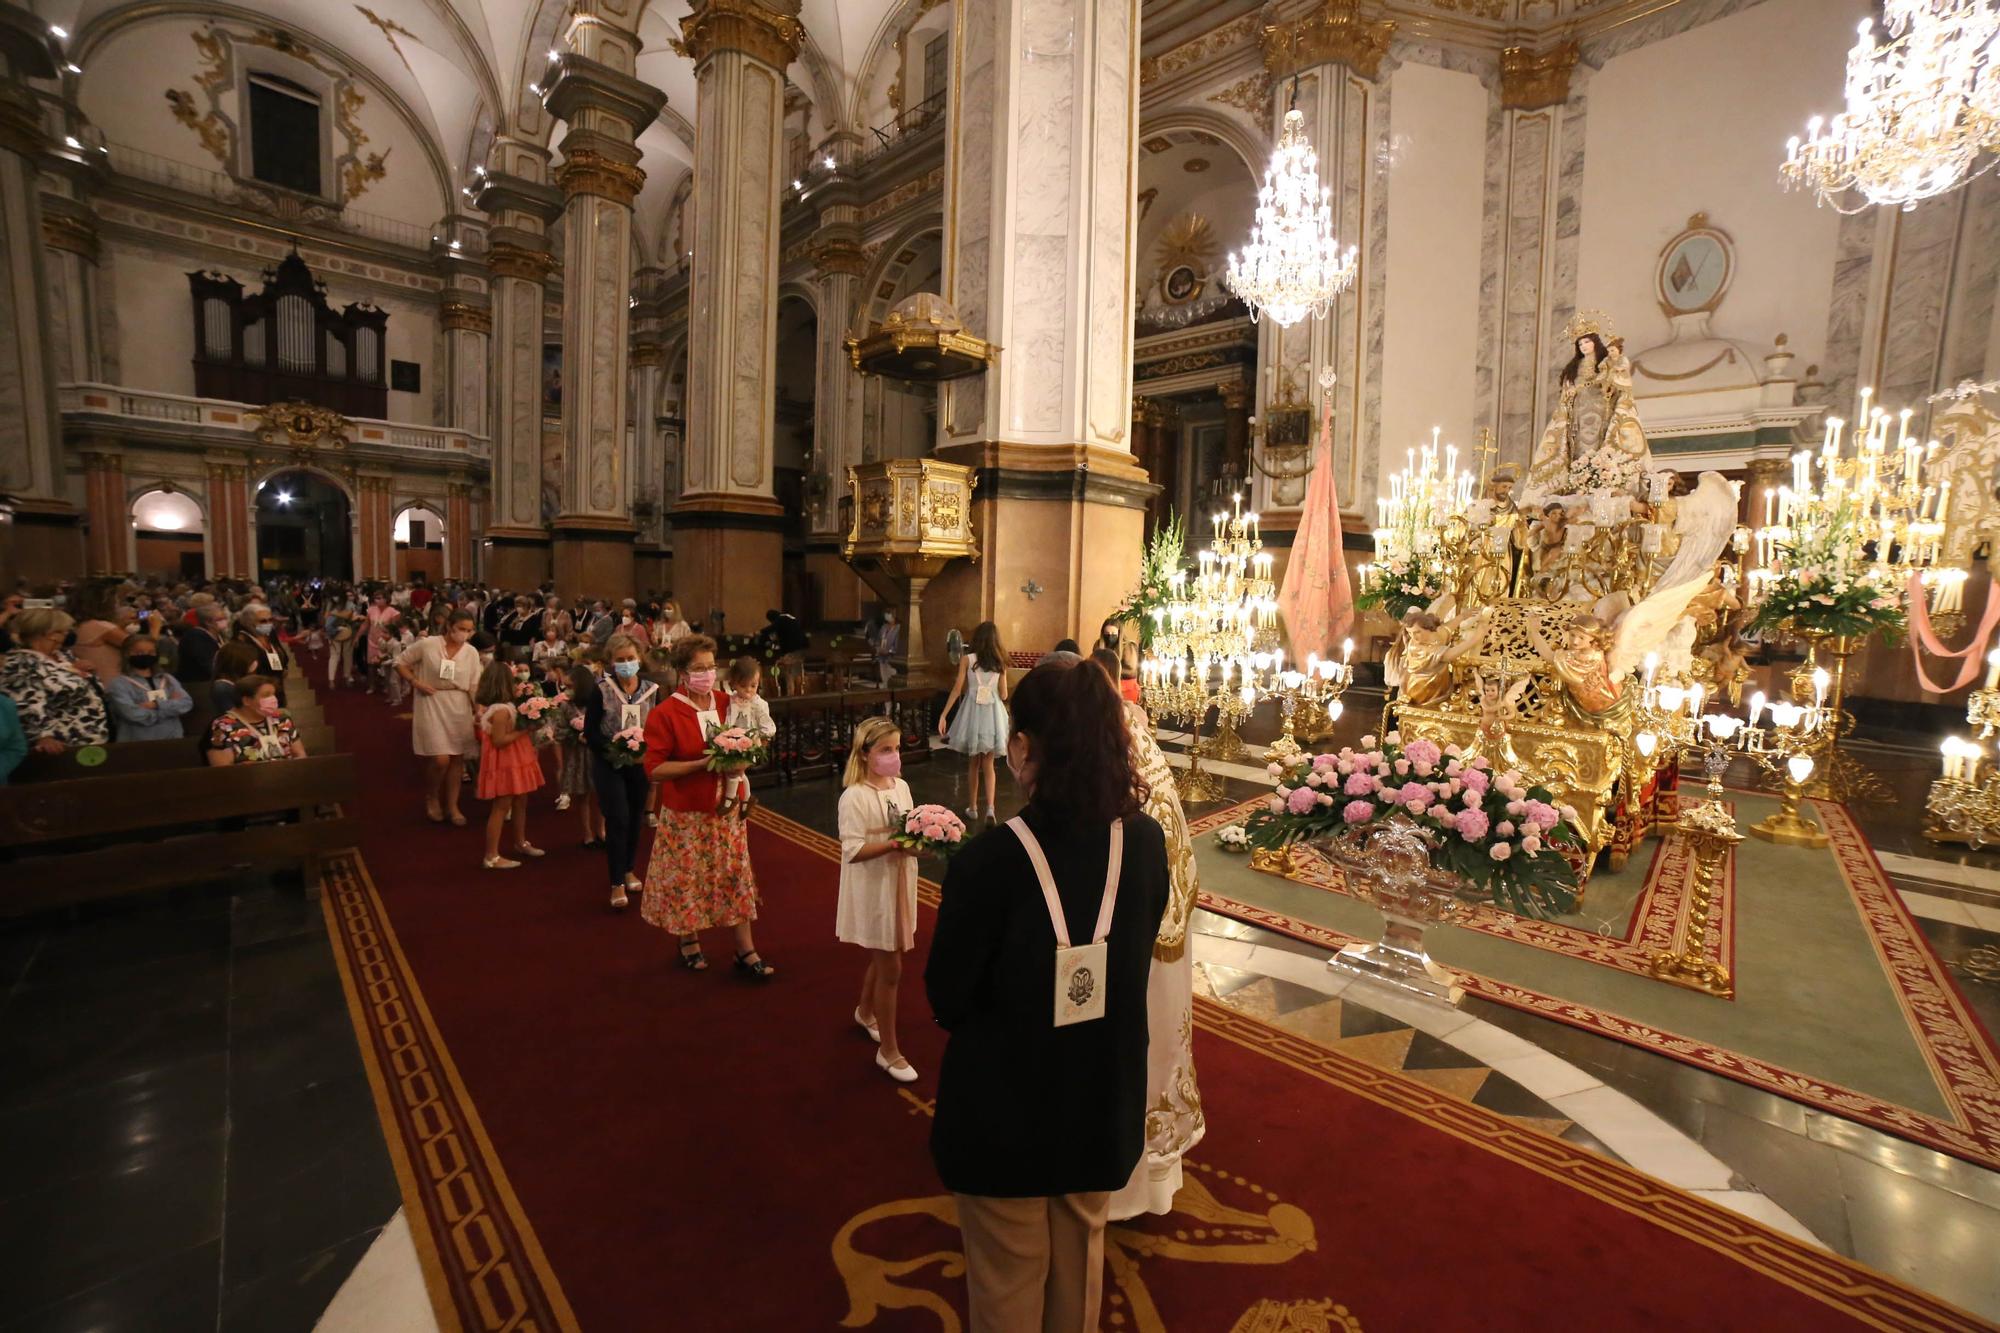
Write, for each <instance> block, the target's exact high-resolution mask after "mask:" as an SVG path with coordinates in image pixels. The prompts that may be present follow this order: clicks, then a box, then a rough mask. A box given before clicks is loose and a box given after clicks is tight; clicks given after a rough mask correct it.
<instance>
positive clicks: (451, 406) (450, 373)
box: [433, 217, 493, 435]
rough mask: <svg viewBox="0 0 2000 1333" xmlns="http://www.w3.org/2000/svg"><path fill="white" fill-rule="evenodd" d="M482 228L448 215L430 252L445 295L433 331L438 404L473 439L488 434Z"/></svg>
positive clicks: (488, 299) (488, 306)
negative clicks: (438, 353) (439, 362)
mask: <svg viewBox="0 0 2000 1333" xmlns="http://www.w3.org/2000/svg"><path fill="white" fill-rule="evenodd" d="M485 244H486V228H485V226H484V225H482V224H481V223H478V222H475V221H473V220H472V219H471V218H465V217H449V218H446V219H445V223H444V239H443V240H442V241H441V242H439V243H438V245H437V246H436V247H435V248H434V251H433V253H435V254H436V256H437V259H438V267H439V268H440V270H441V271H442V272H443V273H444V295H443V297H442V299H441V300H440V301H439V303H438V329H439V332H440V334H441V336H442V340H443V342H444V376H445V379H444V383H443V384H442V385H439V386H438V388H437V391H436V393H437V400H438V403H439V406H441V407H442V409H443V411H442V412H441V413H440V414H439V415H440V416H442V418H443V419H444V421H445V423H446V424H447V425H450V426H456V427H457V428H459V429H460V430H467V431H471V432H472V433H473V434H474V435H487V434H489V432H488V431H487V429H486V422H487V413H488V411H489V409H490V407H491V403H490V402H489V398H490V393H489V390H488V385H487V374H486V368H487V365H488V363H489V362H490V360H491V356H492V354H491V351H490V348H489V344H490V343H491V341H492V337H493V304H492V294H491V292H490V290H489V289H490V287H491V284H492V276H491V273H490V272H489V270H488V269H487V268H486V266H485V265H484V264H482V263H480V262H479V260H478V259H477V257H476V256H477V253H478V252H479V251H480V250H482V249H484V248H485Z"/></svg>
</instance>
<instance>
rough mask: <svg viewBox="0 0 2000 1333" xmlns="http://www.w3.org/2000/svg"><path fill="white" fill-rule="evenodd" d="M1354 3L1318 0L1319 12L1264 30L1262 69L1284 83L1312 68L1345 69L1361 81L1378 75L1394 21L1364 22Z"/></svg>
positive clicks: (1364, 19)
mask: <svg viewBox="0 0 2000 1333" xmlns="http://www.w3.org/2000/svg"><path fill="white" fill-rule="evenodd" d="M1359 9H1360V3H1359V0H1322V3H1321V4H1320V6H1319V8H1318V9H1316V10H1314V11H1313V12H1312V13H1310V14H1307V15H1306V16H1305V17H1304V18H1301V19H1299V20H1298V21H1297V22H1295V23H1289V24H1272V25H1270V26H1269V27H1266V28H1265V29H1264V68H1265V69H1267V70H1269V71H1270V72H1271V73H1272V74H1274V75H1277V76H1278V77H1280V78H1288V77H1290V76H1291V75H1293V74H1296V73H1298V72H1299V71H1300V70H1303V69H1310V68H1311V67H1312V66H1314V65H1345V66H1346V67H1347V68H1349V69H1351V70H1353V71H1354V72H1355V73H1356V74H1359V75H1360V76H1361V77H1362V78H1364V79H1372V78H1374V77H1375V76H1376V75H1377V74H1378V73H1380V72H1381V69H1382V57H1383V56H1385V55H1387V54H1388V53H1389V38H1390V37H1391V35H1393V34H1394V33H1395V31H1396V21H1395V20H1394V19H1366V18H1362V17H1361V15H1360V13H1359Z"/></svg>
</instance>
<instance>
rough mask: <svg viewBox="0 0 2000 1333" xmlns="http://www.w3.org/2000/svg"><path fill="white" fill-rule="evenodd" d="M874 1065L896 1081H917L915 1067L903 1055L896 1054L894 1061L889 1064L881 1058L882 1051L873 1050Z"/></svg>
mask: <svg viewBox="0 0 2000 1333" xmlns="http://www.w3.org/2000/svg"><path fill="white" fill-rule="evenodd" d="M875 1067H876V1068H877V1069H879V1070H881V1071H882V1072H883V1073H885V1074H887V1075H888V1076H889V1077H890V1078H893V1079H895V1080H896V1081H897V1082H898V1083H915V1082H916V1081H917V1067H916V1066H915V1065H913V1064H911V1063H910V1062H909V1060H907V1059H906V1058H904V1057H903V1056H900V1055H899V1056H897V1057H896V1063H894V1064H890V1063H889V1062H888V1061H887V1060H884V1059H883V1058H882V1052H881V1051H879V1050H878V1051H876V1052H875Z"/></svg>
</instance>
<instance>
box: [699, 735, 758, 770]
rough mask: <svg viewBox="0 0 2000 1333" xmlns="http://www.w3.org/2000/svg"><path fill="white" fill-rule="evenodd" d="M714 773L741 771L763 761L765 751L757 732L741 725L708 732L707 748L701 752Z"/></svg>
mask: <svg viewBox="0 0 2000 1333" xmlns="http://www.w3.org/2000/svg"><path fill="white" fill-rule="evenodd" d="M702 753H703V754H704V755H706V756H707V758H708V767H709V770H710V771H711V772H714V773H741V772H743V771H744V770H745V769H750V768H755V767H757V765H759V764H761V763H763V762H764V759H765V757H766V754H767V751H766V749H765V746H764V737H763V735H762V734H761V733H759V732H752V731H745V730H744V729H743V728H742V727H719V728H717V729H716V730H714V731H711V732H709V733H708V748H707V749H706V750H704V751H703V752H702Z"/></svg>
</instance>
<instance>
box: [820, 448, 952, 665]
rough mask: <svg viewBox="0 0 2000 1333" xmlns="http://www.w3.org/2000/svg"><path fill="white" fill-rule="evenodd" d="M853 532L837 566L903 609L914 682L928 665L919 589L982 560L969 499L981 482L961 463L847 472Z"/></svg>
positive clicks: (920, 461)
mask: <svg viewBox="0 0 2000 1333" xmlns="http://www.w3.org/2000/svg"><path fill="white" fill-rule="evenodd" d="M847 484H848V490H849V494H850V496H851V498H852V502H853V503H852V505H851V510H852V519H851V526H850V527H849V528H848V531H847V538H846V540H845V541H844V542H842V543H841V548H840V554H841V558H842V559H844V560H846V561H847V563H848V564H850V565H852V566H853V567H854V572H855V573H856V574H858V575H860V577H861V581H862V582H864V583H866V584H867V585H868V586H869V588H870V589H872V590H873V591H874V592H875V594H876V595H877V596H879V597H880V598H882V600H883V601H885V602H887V603H889V604H890V605H892V606H907V607H908V611H907V613H906V615H905V617H904V623H905V624H906V625H908V627H909V641H908V642H909V649H908V651H909V656H910V663H911V675H912V676H913V677H915V676H918V675H919V674H920V672H921V668H923V667H924V666H925V665H927V664H928V663H929V661H930V656H929V654H928V653H927V652H926V651H925V648H924V634H923V619H922V617H923V596H924V588H925V587H926V586H927V585H928V584H929V583H930V581H931V580H932V579H934V578H936V577H937V576H938V574H939V572H940V571H942V570H943V569H944V567H945V566H946V565H948V564H950V563H951V562H952V561H954V560H959V559H965V560H977V559H979V543H978V541H977V539H976V538H975V537H974V536H973V532H972V491H973V488H974V487H975V486H977V485H978V484H979V477H978V475H977V474H976V473H974V472H973V470H972V469H971V468H969V467H966V466H964V465H963V464H960V463H945V462H941V461H939V460H938V459H935V458H890V459H885V460H882V461H880V462H875V463H862V464H860V465H858V466H856V467H850V468H849V469H847Z"/></svg>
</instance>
